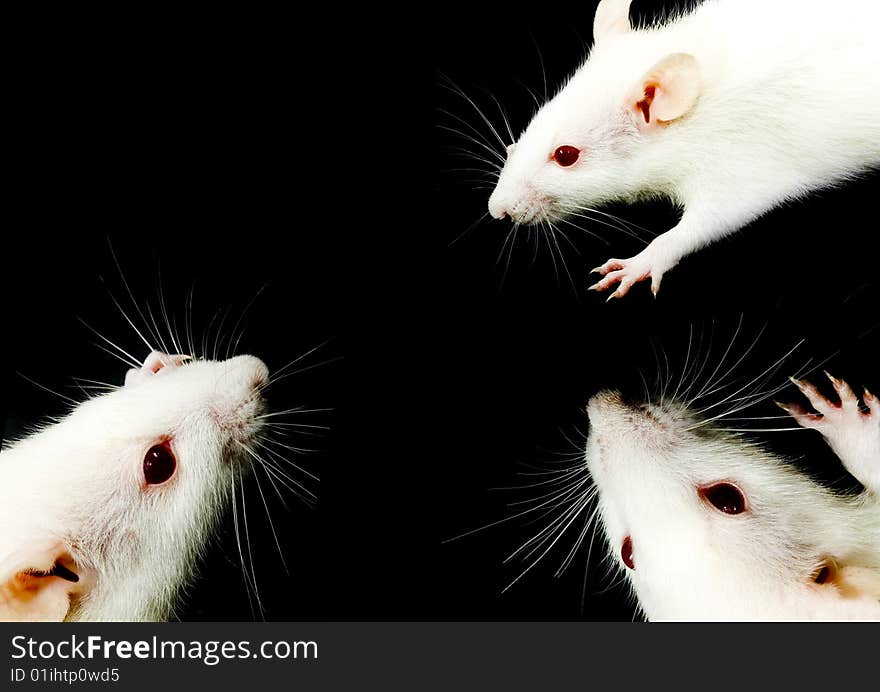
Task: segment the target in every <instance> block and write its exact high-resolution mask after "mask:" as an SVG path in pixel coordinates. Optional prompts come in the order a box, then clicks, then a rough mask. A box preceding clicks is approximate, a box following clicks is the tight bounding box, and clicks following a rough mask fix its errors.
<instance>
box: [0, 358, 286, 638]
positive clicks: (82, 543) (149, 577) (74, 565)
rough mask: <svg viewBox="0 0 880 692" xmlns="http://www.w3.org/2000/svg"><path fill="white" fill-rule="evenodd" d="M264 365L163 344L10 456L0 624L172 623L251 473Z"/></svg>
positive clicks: (0, 464) (5, 475) (2, 514)
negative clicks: (176, 350)
mask: <svg viewBox="0 0 880 692" xmlns="http://www.w3.org/2000/svg"><path fill="white" fill-rule="evenodd" d="M267 382H268V371H267V369H266V366H265V365H264V364H263V363H262V362H261V361H260V360H258V359H257V358H254V357H252V356H237V357H235V358H231V359H229V360H226V361H208V360H199V361H191V360H190V359H189V358H188V357H187V356H179V355H171V356H169V355H165V354H162V353H158V352H154V353H152V354H151V355H150V356H149V357H148V358H147V359H146V360H145V361H144V363H143V366H142V367H141V368H140V369H139V370H130V371H129V372H128V374H127V376H126V378H125V386H123V387H120V388H119V389H116V390H114V391H111V392H109V393H106V394H103V395H101V396H97V397H94V398H92V399H90V400H88V401H85V402H83V403H81V404H80V405H78V406H77V407H76V408H75V409H74V410H73V411H72V412H71V413H70V414H68V415H67V416H66V417H64V418H63V419H61V420H60V421H58V422H57V423H55V424H53V425H49V426H47V427H45V428H43V429H42V430H40V431H38V432H36V433H34V434H33V435H31V436H29V437H26V438H24V439H22V440H20V441H19V442H16V443H14V444H12V445H11V446H10V447H9V448H8V449H4V450H3V451H2V452H0V620H18V621H21V620H28V621H30V620H65V619H66V620H88V621H112V620H165V619H167V618H168V617H169V616H170V614H171V613H172V609H173V607H174V605H175V602H176V599H177V596H178V592H179V590H180V588H181V587H182V586H184V585H185V584H186V583H187V581H188V580H189V579H190V578H191V577H192V575H193V572H194V570H195V566H196V561H197V559H198V556H199V554H200V553H201V552H202V550H203V549H204V547H205V543H206V541H207V539H208V537H209V535H210V533H211V530H212V528H213V527H214V525H215V523H216V522H217V520H218V518H219V516H220V514H221V511H222V509H223V508H224V507H225V506H226V505H227V504H228V500H229V498H230V494H231V492H232V487H233V483H234V482H237V480H238V477H239V474H243V473H245V472H246V471H247V469H248V468H249V467H250V464H251V455H249V454H248V453H247V448H249V445H251V444H253V443H254V441H255V440H257V439H258V435H259V434H260V431H261V428H262V422H261V419H260V418H259V416H260V415H261V413H262V412H263V411H264V407H265V404H264V401H263V397H262V394H261V389H262V387H263V386H264V385H265V384H266V383H267Z"/></svg>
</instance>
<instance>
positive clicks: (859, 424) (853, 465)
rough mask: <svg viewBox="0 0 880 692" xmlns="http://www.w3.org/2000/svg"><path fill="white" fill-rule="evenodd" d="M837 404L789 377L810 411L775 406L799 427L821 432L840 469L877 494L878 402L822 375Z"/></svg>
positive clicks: (879, 468) (879, 489) (879, 460)
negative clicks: (860, 402)
mask: <svg viewBox="0 0 880 692" xmlns="http://www.w3.org/2000/svg"><path fill="white" fill-rule="evenodd" d="M825 374H826V376H827V377H828V379H829V380H830V381H831V384H832V386H833V387H834V391H835V392H837V396H838V398H839V399H840V401H839V402H835V401H830V400H829V399H828V398H827V397H825V395H823V394H822V393H821V392H820V391H819V390H818V389H817V388H816V386H815V385H813V384H812V383H810V382H806V381H802V380H796V379H795V378H793V377H792V378H791V381H792V382H793V383H794V384H795V386H796V387H797V388H798V389H800V390H801V393H802V394H803V395H804V396H805V397H806V398H807V400H808V401H809V402H810V405H811V406H812V407H813V411H810V410H808V409H807V408H805V407H804V406H802V405H801V404H797V403H795V404H779V406H780V407H781V408H782V409H783V410H785V411H786V412H788V414H789V415H791V416H792V418H794V419H795V421H797V423H798V424H799V425H801V426H802V427H804V428H811V429H813V430H818V431H819V432H820V433H822V436H823V437H824V438H825V441H826V442H827V443H828V445H829V446H830V447H831V449H832V450H833V451H834V453H835V454H837V456H838V457H839V458H840V460H841V461H842V462H843V464H844V466H846V468H847V469H848V470H849V472H850V473H852V474H853V476H855V477H856V478H857V479H858V480H859V481H860V482H861V483H862V484H863V485H865V486H866V487H868V488H870V489H872V490H875V491H877V492H880V400H878V398H877V397H876V396H874V395H873V394H871V392H869V391H868V390H867V389H866V390H865V391H864V393H863V395H862V399H863V401H864V403H865V408H866V409H867V410H866V411H863V410H862V408H861V407H860V406H859V397H858V396H856V394H855V392H853V390H852V388H851V387H850V386H849V385H848V384H847V383H846V382H844V381H843V380H839V379H837V378H836V377H832V376H831V375H829V374H828V373H825Z"/></svg>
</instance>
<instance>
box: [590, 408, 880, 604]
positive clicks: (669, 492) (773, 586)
mask: <svg viewBox="0 0 880 692" xmlns="http://www.w3.org/2000/svg"><path fill="white" fill-rule="evenodd" d="M588 412H589V416H590V424H591V431H590V437H589V440H588V443H587V464H588V467H589V470H590V473H591V474H592V476H593V478H594V480H595V482H596V484H597V486H598V488H599V512H600V517H601V521H602V523H603V525H604V529H605V537H606V540H607V543H608V547H609V551H610V553H611V555H610V558H611V559H612V560H614V561H615V562H616V564H618V565H619V566H620V569H622V570H624V571H625V572H626V574H627V577H628V579H629V581H630V584H631V585H632V587H633V589H634V591H635V593H636V595H637V597H638V600H639V604H640V606H641V608H642V609H643V611H644V612H645V614H646V615H647V617H648V618H649V619H651V620H841V619H869V620H880V591H878V590H877V585H878V584H880V488H875V489H869V490H866V491H865V492H864V493H863V494H862V495H860V496H858V497H854V498H853V497H845V496H841V495H837V494H835V493H832V492H831V491H829V490H826V489H824V488H823V487H821V486H820V485H818V484H817V483H816V482H814V481H813V480H811V479H809V478H807V477H806V476H804V475H803V474H801V473H799V472H798V471H797V470H796V469H795V468H793V467H792V466H791V465H790V464H787V463H786V462H784V461H783V460H781V459H778V458H777V457H775V456H773V455H772V454H770V453H768V452H767V451H765V450H763V449H761V448H760V447H758V446H756V445H754V444H750V443H748V442H747V441H746V440H744V439H743V438H741V437H739V436H735V435H730V434H726V433H719V432H717V431H712V430H710V429H707V428H705V427H699V428H696V429H692V428H694V423H695V419H694V418H693V416H692V414H691V413H690V412H689V411H688V410H686V409H684V408H683V407H681V406H680V405H678V404H673V403H669V402H666V403H664V404H663V405H659V404H648V405H646V406H644V407H641V408H639V407H633V406H628V405H625V404H624V403H623V402H622V401H621V399H620V398H619V396H618V395H616V394H615V393H613V392H603V393H601V394H599V395H597V396H596V397H594V398H593V399H592V400H591V401H590V404H589V407H588ZM878 413H880V411H878ZM874 423H875V426H874V427H875V428H876V430H872V431H868V434H873V435H877V434H878V431H880V426H878V425H877V423H878V420H876V419H875V421H874ZM689 429H691V430H689ZM874 462H875V464H880V459H875V460H874ZM719 481H727V482H732V483H734V484H736V485H737V486H738V487H739V488H740V489H741V490H742V491H743V492H744V494H745V496H746V498H747V507H748V509H747V511H746V512H745V513H743V514H739V515H727V514H724V513H722V512H720V511H718V510H716V509H715V508H714V507H712V506H711V505H709V504H708V503H707V502H706V501H704V500H703V499H702V498H701V497H700V495H699V493H698V491H697V488H698V487H699V486H701V485H708V484H712V483H715V482H719ZM626 536H630V537H631V540H632V547H633V557H634V563H635V569H634V570H630V569H627V568H626V567H625V566H624V564H623V562H622V559H621V556H620V551H621V546H622V544H623V540H624V538H625V537H626ZM825 557H832V558H834V560H835V561H836V563H837V564H839V565H840V567H841V569H842V570H843V571H844V572H845V574H846V575H851V578H850V581H851V583H852V584H853V585H858V588H857V589H856V590H857V591H858V593H852V592H849V591H847V592H844V590H841V589H840V588H838V587H837V586H835V585H833V584H830V583H829V584H823V585H819V584H816V583H813V582H812V581H811V578H810V575H811V573H812V572H813V571H814V570H815V568H816V566H817V565H818V564H819V563H820V562H821V560H822V559H823V558H825Z"/></svg>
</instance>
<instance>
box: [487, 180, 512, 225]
mask: <svg viewBox="0 0 880 692" xmlns="http://www.w3.org/2000/svg"><path fill="white" fill-rule="evenodd" d="M507 207H508V204H507V203H506V201H505V200H504V199H503V197H502V196H501V195H500V194H499V192H498V188H497V187H496V188H495V190H494V191H493V192H492V194H491V195H490V197H489V214H490V215H491V216H492V218H493V219H504V218H506V217H507Z"/></svg>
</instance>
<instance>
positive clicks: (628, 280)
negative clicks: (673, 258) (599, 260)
mask: <svg viewBox="0 0 880 692" xmlns="http://www.w3.org/2000/svg"><path fill="white" fill-rule="evenodd" d="M650 249H651V248H650V246H649V247H648V248H646V249H645V250H643V251H642V252H640V253H639V254H638V255H636V256H635V257H631V258H629V259H624V260H619V259H610V260H608V261H607V262H606V263H605V264H603V265H602V266H600V267H596V268H595V269H593V270H592V271H591V272H590V273H591V274H597V273H598V274H601V275H602V276H603V277H604V278H602V279H600V280H599V281H597V282H596V283H595V284H593V285H592V286H590V288H589V290H591V291H607V290H608V289H610V288H612V287H613V286H617V288H616V290H614V292H613V293H612V294H611V295H610V296H608V300H611V299H612V298H623V296H625V295H626V294H627V293H629V289H631V288H632V287H633V286H634V285H635V284H637V283H638V282H639V281H645V280H646V279H651V292H652V293H653V294H654V295H655V296H656V295H657V292H658V291H659V290H660V282H661V281H662V280H663V275H664V274H665V273H666V272H667V271H669V269H671V268H672V266H671V265H669V266H667V264H666V263H664V262H660V261H658V260H657V258H656V257H655V256H653V255H654V253H649V251H650Z"/></svg>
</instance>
